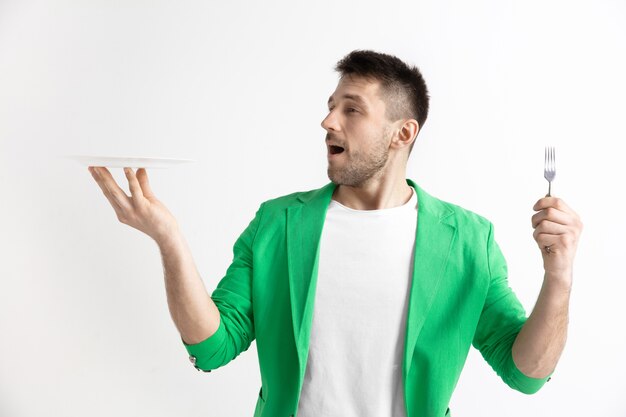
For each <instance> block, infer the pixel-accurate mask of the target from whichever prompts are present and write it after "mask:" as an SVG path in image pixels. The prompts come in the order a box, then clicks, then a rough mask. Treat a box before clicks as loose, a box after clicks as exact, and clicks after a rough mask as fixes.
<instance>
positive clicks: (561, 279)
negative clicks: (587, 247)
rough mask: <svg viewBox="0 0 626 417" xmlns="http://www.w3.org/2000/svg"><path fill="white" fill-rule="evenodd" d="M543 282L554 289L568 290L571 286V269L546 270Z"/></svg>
mask: <svg viewBox="0 0 626 417" xmlns="http://www.w3.org/2000/svg"><path fill="white" fill-rule="evenodd" d="M543 281H544V284H546V285H549V286H550V287H552V288H554V289H559V290H563V291H567V292H569V291H570V290H571V288H572V281H573V271H572V270H566V271H546V272H545V274H544V276H543Z"/></svg>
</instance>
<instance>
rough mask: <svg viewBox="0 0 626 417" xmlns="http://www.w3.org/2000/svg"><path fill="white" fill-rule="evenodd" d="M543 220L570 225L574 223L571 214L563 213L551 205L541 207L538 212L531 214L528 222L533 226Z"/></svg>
mask: <svg viewBox="0 0 626 417" xmlns="http://www.w3.org/2000/svg"><path fill="white" fill-rule="evenodd" d="M544 220H550V221H552V222H555V223H559V224H563V225H571V224H573V223H574V218H573V217H572V215H571V214H569V213H565V212H563V211H561V210H558V209H555V208H553V207H548V208H546V209H543V210H541V211H540V212H539V213H535V214H533V216H532V217H531V218H530V222H531V224H532V226H533V228H535V227H537V225H538V224H539V223H541V222H542V221H544Z"/></svg>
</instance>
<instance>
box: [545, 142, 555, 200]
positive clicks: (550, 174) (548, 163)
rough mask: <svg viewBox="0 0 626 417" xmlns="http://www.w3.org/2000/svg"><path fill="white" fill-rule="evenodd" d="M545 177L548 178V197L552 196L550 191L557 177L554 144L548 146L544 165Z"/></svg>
mask: <svg viewBox="0 0 626 417" xmlns="http://www.w3.org/2000/svg"><path fill="white" fill-rule="evenodd" d="M543 177H544V178H545V179H547V180H548V195H546V197H551V196H550V192H551V191H552V181H554V177H556V166H555V162H554V146H546V159H545V162H544V166H543Z"/></svg>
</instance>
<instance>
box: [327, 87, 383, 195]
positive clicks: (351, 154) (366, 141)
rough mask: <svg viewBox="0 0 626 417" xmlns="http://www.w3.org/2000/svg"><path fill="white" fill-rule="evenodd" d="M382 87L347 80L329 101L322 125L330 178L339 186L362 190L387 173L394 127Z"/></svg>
mask: <svg viewBox="0 0 626 417" xmlns="http://www.w3.org/2000/svg"><path fill="white" fill-rule="evenodd" d="M378 89H379V83H378V82H377V81H371V80H367V79H365V78H361V77H349V76H346V77H343V78H342V79H341V80H340V81H339V84H338V85H337V89H336V90H335V91H334V92H333V94H332V95H331V96H330V98H329V100H328V115H327V116H326V118H325V119H324V120H323V121H322V127H323V128H324V130H326V145H327V148H328V177H329V178H330V180H331V181H332V182H334V183H335V184H338V185H348V186H352V187H360V186H362V185H363V184H364V183H366V182H367V181H368V180H369V179H371V178H377V177H379V176H381V175H382V174H383V173H384V168H385V166H386V164H387V161H388V159H389V144H390V142H391V134H390V132H391V129H390V127H391V124H390V122H389V121H388V120H387V119H386V117H385V102H384V101H383V100H382V99H381V98H380V96H379V91H378Z"/></svg>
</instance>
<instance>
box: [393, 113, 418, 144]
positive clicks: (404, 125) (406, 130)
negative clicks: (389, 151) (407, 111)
mask: <svg viewBox="0 0 626 417" xmlns="http://www.w3.org/2000/svg"><path fill="white" fill-rule="evenodd" d="M398 123H401V125H400V126H399V129H398V135H397V138H396V145H397V146H398V148H406V149H409V147H410V146H411V144H412V143H413V141H415V137H416V136H417V132H419V123H417V120H415V119H406V120H399V121H398Z"/></svg>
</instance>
